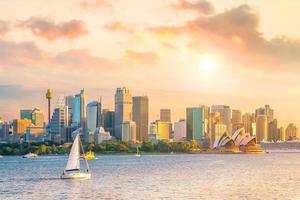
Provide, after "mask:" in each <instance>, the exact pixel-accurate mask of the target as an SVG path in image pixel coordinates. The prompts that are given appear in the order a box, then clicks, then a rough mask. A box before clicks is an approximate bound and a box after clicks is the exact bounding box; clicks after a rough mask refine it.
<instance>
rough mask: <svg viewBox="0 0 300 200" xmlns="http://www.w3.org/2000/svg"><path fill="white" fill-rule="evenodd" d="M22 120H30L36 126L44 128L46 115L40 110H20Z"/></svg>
mask: <svg viewBox="0 0 300 200" xmlns="http://www.w3.org/2000/svg"><path fill="white" fill-rule="evenodd" d="M20 119H29V120H31V122H32V124H33V125H34V126H39V127H43V126H44V114H43V112H42V111H41V109H40V108H34V109H22V110H20Z"/></svg>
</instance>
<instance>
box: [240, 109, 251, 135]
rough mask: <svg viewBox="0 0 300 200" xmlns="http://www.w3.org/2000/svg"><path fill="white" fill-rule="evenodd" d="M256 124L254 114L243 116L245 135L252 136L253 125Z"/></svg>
mask: <svg viewBox="0 0 300 200" xmlns="http://www.w3.org/2000/svg"><path fill="white" fill-rule="evenodd" d="M253 122H254V120H253V117H252V114H250V113H245V114H243V116H242V123H243V126H244V129H245V133H248V134H249V135H252V127H251V125H252V123H253Z"/></svg>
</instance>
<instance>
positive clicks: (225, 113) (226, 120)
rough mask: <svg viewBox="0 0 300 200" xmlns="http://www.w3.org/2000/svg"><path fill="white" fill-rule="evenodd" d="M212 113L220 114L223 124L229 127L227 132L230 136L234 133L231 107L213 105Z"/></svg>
mask: <svg viewBox="0 0 300 200" xmlns="http://www.w3.org/2000/svg"><path fill="white" fill-rule="evenodd" d="M211 111H212V112H219V113H220V119H221V124H225V125H226V127H227V132H228V133H229V134H231V133H232V124H231V109H230V106H227V105H212V106H211Z"/></svg>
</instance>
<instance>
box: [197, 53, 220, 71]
mask: <svg viewBox="0 0 300 200" xmlns="http://www.w3.org/2000/svg"><path fill="white" fill-rule="evenodd" d="M198 67H199V72H200V73H202V74H203V75H212V74H213V73H214V71H215V70H216V67H217V59H216V57H215V56H213V55H211V54H202V55H201V56H200V58H199V66H198Z"/></svg>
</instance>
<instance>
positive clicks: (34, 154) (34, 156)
mask: <svg viewBox="0 0 300 200" xmlns="http://www.w3.org/2000/svg"><path fill="white" fill-rule="evenodd" d="M37 157H38V155H37V154H36V153H31V152H29V153H28V154H25V155H24V156H23V158H37Z"/></svg>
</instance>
